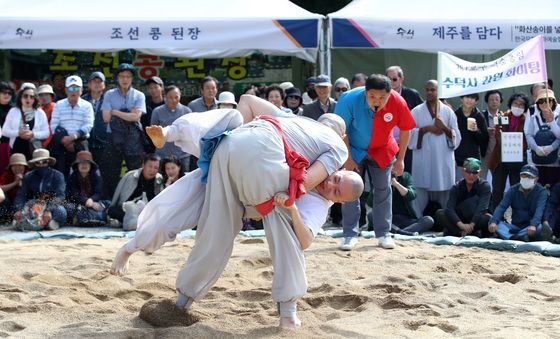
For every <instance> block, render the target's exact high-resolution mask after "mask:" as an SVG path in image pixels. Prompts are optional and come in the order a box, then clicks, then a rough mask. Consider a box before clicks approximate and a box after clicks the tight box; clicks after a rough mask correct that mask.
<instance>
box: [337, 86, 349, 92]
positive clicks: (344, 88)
mask: <svg viewBox="0 0 560 339" xmlns="http://www.w3.org/2000/svg"><path fill="white" fill-rule="evenodd" d="M347 90H348V88H346V87H336V88H335V89H334V91H335V92H336V93H338V92H346V91H347Z"/></svg>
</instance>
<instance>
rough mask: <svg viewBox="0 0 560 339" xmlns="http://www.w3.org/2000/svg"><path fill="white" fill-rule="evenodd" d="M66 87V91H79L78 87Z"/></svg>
mask: <svg viewBox="0 0 560 339" xmlns="http://www.w3.org/2000/svg"><path fill="white" fill-rule="evenodd" d="M66 89H67V90H68V92H79V91H80V89H81V88H80V87H66Z"/></svg>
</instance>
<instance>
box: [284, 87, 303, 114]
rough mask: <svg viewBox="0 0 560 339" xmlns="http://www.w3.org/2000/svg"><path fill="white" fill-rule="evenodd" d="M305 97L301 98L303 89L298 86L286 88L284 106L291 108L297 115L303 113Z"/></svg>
mask: <svg viewBox="0 0 560 339" xmlns="http://www.w3.org/2000/svg"><path fill="white" fill-rule="evenodd" d="M302 103H303V99H302V98H301V91H300V90H299V88H297V87H292V88H288V89H287V90H286V97H285V98H284V107H287V108H289V109H290V110H291V111H292V113H294V114H295V115H302V114H303V108H301V105H302Z"/></svg>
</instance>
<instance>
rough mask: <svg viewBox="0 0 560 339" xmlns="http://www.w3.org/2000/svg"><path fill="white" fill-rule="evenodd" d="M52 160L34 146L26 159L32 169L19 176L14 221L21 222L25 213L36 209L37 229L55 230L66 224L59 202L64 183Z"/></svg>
mask: <svg viewBox="0 0 560 339" xmlns="http://www.w3.org/2000/svg"><path fill="white" fill-rule="evenodd" d="M55 163H56V160H55V159H54V158H52V157H51V156H50V153H49V151H48V150H46V149H44V148H39V149H36V150H35V151H34V152H33V158H32V159H31V160H29V161H28V164H29V167H31V168H32V170H31V171H30V172H29V173H27V174H26V175H25V176H24V177H23V183H22V185H21V187H20V189H19V190H18V192H17V195H16V199H15V202H14V211H16V212H15V213H14V220H15V221H16V224H20V223H22V222H24V221H25V219H26V218H24V217H26V216H27V215H26V214H27V212H28V211H30V210H34V211H37V213H38V215H39V216H40V219H39V221H38V225H35V226H37V227H38V228H39V229H47V230H55V229H58V228H59V227H60V225H64V224H65V223H66V209H65V208H64V206H63V204H62V202H63V200H64V192H65V189H66V183H65V182H64V176H63V175H62V173H60V172H59V171H57V170H55V169H53V168H51V167H50V166H53V165H54V164H55Z"/></svg>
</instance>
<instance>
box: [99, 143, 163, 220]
mask: <svg viewBox="0 0 560 339" xmlns="http://www.w3.org/2000/svg"><path fill="white" fill-rule="evenodd" d="M160 162H161V158H160V157H159V155H157V154H153V153H151V154H147V155H146V156H145V158H144V160H143V162H142V167H141V168H138V169H135V170H132V171H128V172H127V173H126V174H125V175H124V177H122V179H121V180H120V181H119V184H118V186H117V189H116V190H115V194H114V195H113V200H112V201H111V206H110V207H109V210H108V211H107V214H108V215H109V217H110V218H112V219H116V220H118V221H119V222H120V223H122V222H123V218H124V210H123V203H124V202H126V201H132V200H134V199H136V198H140V197H141V196H142V193H146V197H147V198H148V201H150V200H152V199H153V198H154V197H155V196H156V195H157V194H158V193H159V192H161V191H162V190H163V178H162V176H161V174H159V164H160Z"/></svg>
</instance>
